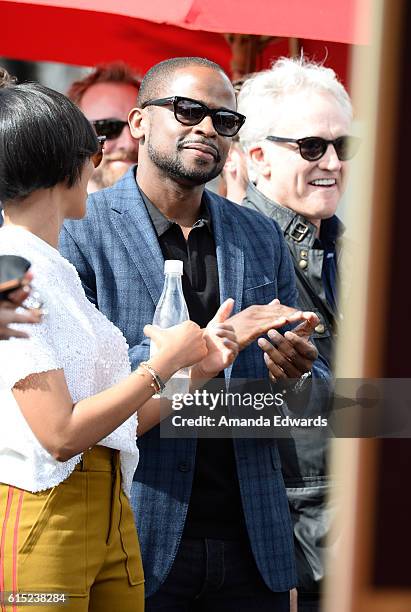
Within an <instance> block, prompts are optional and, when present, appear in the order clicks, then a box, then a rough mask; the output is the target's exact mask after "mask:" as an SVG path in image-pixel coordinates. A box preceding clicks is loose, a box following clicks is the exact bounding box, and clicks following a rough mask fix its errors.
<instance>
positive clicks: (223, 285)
mask: <svg viewBox="0 0 411 612" xmlns="http://www.w3.org/2000/svg"><path fill="white" fill-rule="evenodd" d="M206 197H207V203H208V205H209V210H210V214H211V220H212V225H213V232H214V240H215V244H216V251H217V266H218V280H219V285H220V303H223V302H224V301H225V300H226V299H227V298H230V297H231V298H233V299H234V309H233V314H234V313H237V312H240V310H241V304H242V301H243V284H244V245H243V244H242V242H241V239H240V236H241V228H240V227H238V226H237V227H236V228H235V224H234V223H233V221H232V217H231V215H230V211H229V210H227V208H228V206H226V204H225V202H224V201H223V200H220V199H219V200H217V199H215V198H214V196H213V195H212V194H210V193H209V192H206ZM235 230H237V231H235ZM232 367H233V366H232V365H231V366H230V367H229V368H227V369H226V370H225V378H226V381H228V380H229V378H230V376H231V370H232Z"/></svg>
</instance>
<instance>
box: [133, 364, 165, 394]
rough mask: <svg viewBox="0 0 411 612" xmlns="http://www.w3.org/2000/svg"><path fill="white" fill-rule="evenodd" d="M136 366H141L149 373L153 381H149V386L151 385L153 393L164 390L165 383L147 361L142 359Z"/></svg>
mask: <svg viewBox="0 0 411 612" xmlns="http://www.w3.org/2000/svg"><path fill="white" fill-rule="evenodd" d="M138 367H139V368H140V367H141V368H143V369H144V370H146V372H148V373H149V374H150V375H151V378H152V379H153V382H152V383H151V385H150V387H153V389H154V393H161V392H162V391H164V389H165V384H164V383H163V381H162V380H161V378H160V376H159V375H158V373H157V372H156V371H155V369H154V368H153V367H152V366H151V365H150V364H149V363H147V361H142V362H141V363H140V365H139V366H138ZM137 369H138V368H137Z"/></svg>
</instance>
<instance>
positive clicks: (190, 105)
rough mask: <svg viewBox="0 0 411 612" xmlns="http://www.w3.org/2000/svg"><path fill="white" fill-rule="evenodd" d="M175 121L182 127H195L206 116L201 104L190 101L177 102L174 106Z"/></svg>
mask: <svg viewBox="0 0 411 612" xmlns="http://www.w3.org/2000/svg"><path fill="white" fill-rule="evenodd" d="M175 113H176V117H177V120H178V121H180V123H183V124H184V125H196V124H197V123H200V121H202V120H203V119H204V117H205V115H206V111H205V109H204V107H203V106H202V104H199V103H197V102H193V101H192V100H178V102H176V105H175Z"/></svg>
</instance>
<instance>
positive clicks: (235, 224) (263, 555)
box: [61, 169, 297, 596]
mask: <svg viewBox="0 0 411 612" xmlns="http://www.w3.org/2000/svg"><path fill="white" fill-rule="evenodd" d="M204 197H205V198H206V201H207V204H208V207H209V210H210V213H211V218H212V225H213V231H214V239H215V243H216V250H217V265H218V275H219V285H220V299H221V302H222V301H223V300H225V299H226V298H228V297H232V298H234V299H235V312H238V311H240V310H242V309H244V308H246V307H247V306H250V305H252V304H266V303H268V302H269V301H271V300H272V299H274V298H275V297H278V298H279V299H280V300H281V302H283V303H285V304H288V305H294V304H295V303H296V299H297V296H296V289H295V282H294V271H293V265H292V262H291V258H290V255H289V251H288V247H287V245H286V243H285V241H284V238H283V235H282V232H281V230H280V229H279V228H278V226H277V225H276V223H275V222H274V221H272V220H271V219H268V218H266V217H264V216H262V215H260V214H259V213H257V212H254V211H252V210H249V209H248V208H243V207H240V206H237V205H235V204H233V203H231V202H229V201H228V200H226V199H224V198H221V197H219V196H217V195H215V194H212V193H210V192H207V191H205V195H204ZM61 252H62V254H63V255H64V256H65V257H67V259H69V260H70V261H71V262H72V263H73V264H74V266H75V267H76V268H77V270H78V272H79V274H80V277H81V280H82V282H83V286H84V289H85V291H86V294H87V297H88V298H89V299H90V300H91V301H92V302H93V303H94V304H95V305H96V306H97V307H98V308H99V310H100V311H101V312H103V313H104V314H105V315H106V316H107V317H108V318H109V319H110V320H111V321H112V322H113V323H114V324H115V325H117V326H118V327H119V328H120V329H121V330H122V332H123V333H124V335H125V337H126V339H127V342H128V344H129V346H130V347H131V348H130V360H131V362H132V367H133V368H135V367H136V366H137V365H138V363H139V362H140V361H142V360H144V359H147V358H148V354H149V343H148V339H147V338H145V337H144V335H143V331H142V330H143V327H144V325H145V324H146V323H151V321H152V319H153V315H154V310H155V306H156V304H157V302H158V299H159V297H160V294H161V291H162V287H163V278H164V276H163V264H164V260H163V256H162V253H161V249H160V246H159V244H158V241H157V238H156V234H155V231H154V229H153V226H152V223H151V221H150V218H149V216H148V214H147V211H146V208H145V206H144V203H143V201H142V199H141V196H140V194H139V191H138V189H137V186H136V182H135V178H134V171H133V169H131V170H130V171H129V172H128V173H127V174H126V175H125V176H124V177H123V178H122V179H121V180H120V181H119V182H118V183H116V184H115V185H114V186H113V187H111V188H108V189H104V190H102V191H100V192H97V193H94V194H92V195H91V196H90V197H89V201H88V209H87V216H86V217H85V219H84V220H82V221H75V222H73V221H69V222H66V224H65V226H64V228H63V231H62V236H61ZM230 376H233V377H236V378H264V377H266V376H267V369H266V367H265V365H264V361H263V358H262V351H261V350H260V349H259V348H258V346H257V343H253V344H252V345H251V346H249V347H248V348H247V349H245V350H244V351H242V353H241V354H240V355H239V357H238V358H237V360H236V362H235V363H234V365H233V366H232V367H231V368H230V369H228V370H227V371H226V378H227V377H230ZM158 430H159V428H158V427H157V428H154V429H152V430H151V431H149V432H148V433H146V434H145V435H144V436H142V437H141V438H139V441H138V444H139V448H140V451H141V455H140V463H139V466H138V469H137V471H136V475H135V482H134V486H133V492H132V502H133V504H132V505H133V510H134V513H135V516H136V524H137V529H138V533H139V539H140V545H141V550H142V557H143V565H144V571H145V578H146V595H147V596H150V595H151V594H153V593H154V592H155V591H156V590H157V589H158V588H159V586H160V585H161V584H162V583H163V581H164V580H165V578H166V576H167V574H168V572H169V571H170V568H171V566H172V563H173V560H174V558H175V555H176V553H177V549H178V546H179V542H180V538H181V535H182V531H183V527H184V522H185V517H186V512H187V507H188V502H189V499H190V493H191V486H192V479H193V473H194V462H195V454H196V440H195V439H160V437H159V431H158ZM234 449H235V459H236V464H237V471H238V479H239V483H240V491H241V498H242V503H243V510H244V515H245V520H246V525H247V530H248V534H249V538H250V542H251V547H252V550H253V554H254V557H255V561H256V563H257V566H258V569H259V571H260V573H261V575H262V577H263V579H264V581H265V582H266V584H267V585H268V587H269V588H270V589H272V590H273V591H285V590H288V589H290V588H292V587H293V586H294V585H295V584H296V574H295V566H294V549H293V534H292V527H291V522H290V516H289V510H288V503H287V498H286V493H285V488H284V483H283V478H282V474H281V469H280V460H279V455H278V450H277V445H276V442H275V440H266V439H264V440H261V439H260V440H253V439H237V440H234ZM182 464H185V465H184V468H185V469H184V470H180V469H179V466H181V465H182ZM187 466H189V467H188V471H187ZM210 503H212V500H210Z"/></svg>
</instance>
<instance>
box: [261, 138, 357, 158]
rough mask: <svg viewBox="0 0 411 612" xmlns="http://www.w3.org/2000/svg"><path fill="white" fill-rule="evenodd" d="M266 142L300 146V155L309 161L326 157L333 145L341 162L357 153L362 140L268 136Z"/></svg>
mask: <svg viewBox="0 0 411 612" xmlns="http://www.w3.org/2000/svg"><path fill="white" fill-rule="evenodd" d="M266 140H270V141H272V142H293V143H295V144H297V145H298V148H299V150H300V155H301V157H302V158H303V159H306V160H307V161H317V160H319V159H321V158H322V157H323V155H325V152H326V151H327V149H328V145H330V144H332V145H333V147H334V149H335V152H336V153H337V157H338V159H339V160H340V161H347V160H348V159H351V158H353V157H354V155H355V154H356V153H357V151H358V149H359V147H360V143H361V139H360V138H356V137H355V136H340V137H339V138H336V139H335V140H326V139H325V138H320V137H319V136H308V137H307V138H297V139H295V138H282V137H281V136H267V137H266Z"/></svg>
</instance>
